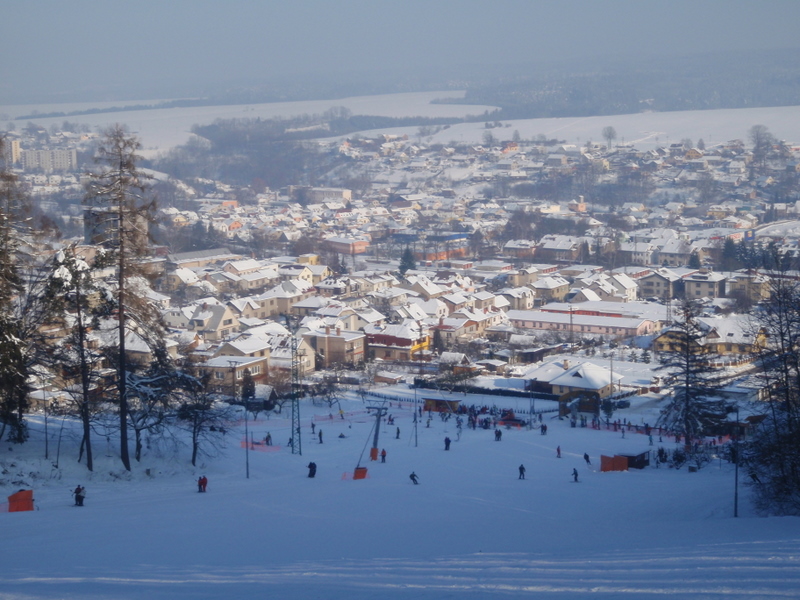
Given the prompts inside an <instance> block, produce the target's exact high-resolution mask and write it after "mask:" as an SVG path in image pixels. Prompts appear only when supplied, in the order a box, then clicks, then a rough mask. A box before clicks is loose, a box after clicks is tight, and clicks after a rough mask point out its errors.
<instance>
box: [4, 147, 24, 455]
mask: <svg viewBox="0 0 800 600" xmlns="http://www.w3.org/2000/svg"><path fill="white" fill-rule="evenodd" d="M5 157H6V153H5V139H4V138H0V374H2V376H0V439H2V438H3V435H4V434H5V431H6V428H7V427H8V428H10V431H9V436H8V438H9V440H11V441H13V442H19V443H21V442H24V441H25V439H27V427H26V425H25V422H24V419H23V415H24V414H25V412H26V411H27V409H28V384H27V380H28V365H27V363H26V360H25V341H24V332H23V331H22V327H21V322H20V320H19V315H18V314H15V311H14V306H15V299H16V297H17V296H18V295H19V294H20V292H22V290H23V285H22V278H21V277H20V273H19V262H18V255H17V248H18V228H19V225H20V218H19V217H20V212H21V209H22V206H23V204H24V196H23V195H22V193H21V191H20V189H19V186H18V185H17V178H16V176H15V175H14V174H13V173H12V172H11V170H10V168H9V167H8V165H7V164H6V160H5Z"/></svg>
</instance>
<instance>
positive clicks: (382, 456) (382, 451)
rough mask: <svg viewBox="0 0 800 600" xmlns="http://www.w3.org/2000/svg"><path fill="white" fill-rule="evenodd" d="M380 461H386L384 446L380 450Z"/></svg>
mask: <svg viewBox="0 0 800 600" xmlns="http://www.w3.org/2000/svg"><path fill="white" fill-rule="evenodd" d="M381 462H382V463H385V462H386V448H384V449H383V450H381Z"/></svg>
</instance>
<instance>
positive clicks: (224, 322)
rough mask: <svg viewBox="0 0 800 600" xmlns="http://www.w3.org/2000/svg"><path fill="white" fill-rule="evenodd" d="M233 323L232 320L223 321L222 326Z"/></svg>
mask: <svg viewBox="0 0 800 600" xmlns="http://www.w3.org/2000/svg"><path fill="white" fill-rule="evenodd" d="M232 323H233V319H225V320H224V321H223V322H222V324H223V325H231V324H232Z"/></svg>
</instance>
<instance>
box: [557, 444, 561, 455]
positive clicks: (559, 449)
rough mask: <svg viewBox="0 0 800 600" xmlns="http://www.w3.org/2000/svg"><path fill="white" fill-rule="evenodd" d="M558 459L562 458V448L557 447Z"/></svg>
mask: <svg viewBox="0 0 800 600" xmlns="http://www.w3.org/2000/svg"><path fill="white" fill-rule="evenodd" d="M556 458H561V446H558V447H556Z"/></svg>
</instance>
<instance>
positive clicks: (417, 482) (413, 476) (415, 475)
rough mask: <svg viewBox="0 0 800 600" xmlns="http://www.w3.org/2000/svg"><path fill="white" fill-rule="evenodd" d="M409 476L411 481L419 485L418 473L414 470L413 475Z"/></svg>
mask: <svg viewBox="0 0 800 600" xmlns="http://www.w3.org/2000/svg"><path fill="white" fill-rule="evenodd" d="M408 478H409V479H410V480H411V481H413V482H414V485H419V481H417V474H416V473H414V472H413V471H412V472H411V475H409V476H408Z"/></svg>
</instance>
